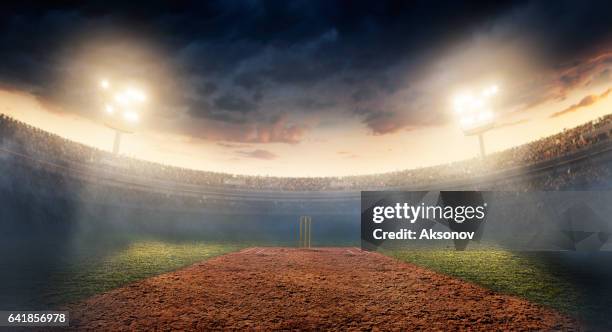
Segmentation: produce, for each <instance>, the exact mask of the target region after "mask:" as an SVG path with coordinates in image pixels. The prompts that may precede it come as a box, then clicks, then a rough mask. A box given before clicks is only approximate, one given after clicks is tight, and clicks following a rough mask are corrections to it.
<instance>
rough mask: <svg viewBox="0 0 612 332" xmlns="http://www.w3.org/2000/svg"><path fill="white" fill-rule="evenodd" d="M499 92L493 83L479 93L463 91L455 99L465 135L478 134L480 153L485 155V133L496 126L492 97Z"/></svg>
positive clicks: (460, 123) (455, 106) (455, 108)
mask: <svg viewBox="0 0 612 332" xmlns="http://www.w3.org/2000/svg"><path fill="white" fill-rule="evenodd" d="M498 92H499V88H498V87H497V85H491V86H488V87H486V88H484V89H482V91H481V92H480V93H479V94H476V95H475V94H472V93H463V94H460V95H457V96H455V98H454V99H453V106H454V111H455V113H456V115H457V117H458V120H459V125H460V126H461V129H462V130H463V133H464V134H465V135H469V136H471V135H478V140H479V142H480V155H481V156H482V157H484V155H485V147H484V137H483V135H484V133H485V132H486V131H488V130H490V129H492V128H493V126H494V124H495V123H494V118H495V115H494V113H493V111H492V109H491V108H492V107H491V98H492V97H493V96H495V95H497V93H498Z"/></svg>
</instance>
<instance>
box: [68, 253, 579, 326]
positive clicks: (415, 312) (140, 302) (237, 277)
mask: <svg viewBox="0 0 612 332" xmlns="http://www.w3.org/2000/svg"><path fill="white" fill-rule="evenodd" d="M70 311H71V312H70V315H71V317H70V318H71V325H73V326H75V327H76V328H78V329H89V330H97V331H99V330H112V331H119V330H138V331H140V330H147V331H154V330H155V331H157V330H182V331H186V330H198V331H203V330H228V329H230V330H295V329H299V330H317V331H320V330H371V329H373V330H404V331H405V330H483V331H518V330H575V329H576V323H575V321H573V320H572V319H570V318H568V317H565V316H563V315H561V314H559V313H556V312H554V311H552V310H550V309H546V308H543V307H541V306H538V305H535V304H532V303H530V302H528V301H526V300H522V299H519V298H516V297H512V296H508V295H500V294H497V293H495V292H492V291H489V290H487V289H484V288H482V287H479V286H476V285H473V284H470V283H466V282H463V281H460V280H458V279H454V278H451V277H448V276H445V275H441V274H438V273H435V272H432V271H430V270H427V269H423V268H419V267H416V266H414V265H410V264H406V263H402V262H399V261H397V260H394V259H392V258H389V257H386V256H383V255H381V254H377V253H368V252H364V251H361V250H359V249H357V248H324V249H311V250H306V249H287V248H250V249H245V250H243V251H240V252H236V253H232V254H228V255H224V256H220V257H217V258H214V259H211V260H208V261H205V262H202V263H198V264H195V265H192V266H190V267H187V268H185V269H182V270H179V271H176V272H172V273H167V274H163V275H160V276H157V277H153V278H149V279H146V280H142V281H140V282H136V283H133V284H130V285H128V286H126V287H123V288H119V289H116V290H113V291H110V292H107V293H104V294H101V295H98V296H95V297H92V298H90V299H88V300H86V301H85V302H83V303H80V304H78V305H76V306H74V307H73V308H71V310H70Z"/></svg>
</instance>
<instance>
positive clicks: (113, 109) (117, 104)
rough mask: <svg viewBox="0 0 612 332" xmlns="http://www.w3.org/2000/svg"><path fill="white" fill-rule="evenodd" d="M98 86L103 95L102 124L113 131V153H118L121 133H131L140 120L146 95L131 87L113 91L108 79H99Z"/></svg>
mask: <svg viewBox="0 0 612 332" xmlns="http://www.w3.org/2000/svg"><path fill="white" fill-rule="evenodd" d="M100 88H101V89H102V91H103V93H104V94H103V95H104V99H105V100H104V103H105V104H104V112H105V113H106V119H105V121H104V124H105V125H106V126H107V127H109V128H111V129H113V130H114V131H115V139H114V141H113V153H114V154H119V147H120V144H121V135H123V134H131V133H133V132H134V131H135V129H136V125H137V124H138V121H139V120H140V112H141V111H142V104H144V103H145V102H146V100H147V97H146V95H145V94H144V93H143V92H142V91H140V90H137V89H135V88H133V87H127V88H126V89H124V90H122V91H114V90H113V89H112V87H111V84H110V82H109V81H108V80H106V79H104V80H102V81H100Z"/></svg>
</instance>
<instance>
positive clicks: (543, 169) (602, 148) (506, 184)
mask: <svg viewBox="0 0 612 332" xmlns="http://www.w3.org/2000/svg"><path fill="white" fill-rule="evenodd" d="M611 137H612V115H608V116H605V117H602V118H600V119H598V120H596V121H592V122H588V123H586V124H583V125H581V126H578V127H576V128H573V129H569V130H565V131H563V132H561V133H558V134H556V135H553V136H550V137H546V138H543V139H540V140H538V141H535V142H532V143H529V144H525V145H522V146H518V147H515V148H512V149H509V150H505V151H502V152H498V153H494V154H491V155H489V156H487V157H486V158H484V159H471V160H465V161H461V162H455V163H450V164H445V165H439V166H434V167H427V168H419V169H410V170H403V171H399V172H392V173H383V174H373V175H364V176H346V177H318V178H297V177H296V178H290V177H267V176H243V175H234V174H224V173H215V172H207V171H197V170H191V169H184V168H179V167H173V166H167V165H162V164H156V163H151V162H146V161H142V160H138V159H133V158H127V157H123V156H115V155H113V154H111V153H109V152H105V151H101V150H98V149H95V148H92V147H88V146H85V145H83V144H79V143H75V142H72V141H69V140H66V139H63V138H61V137H59V136H57V135H54V134H51V133H48V132H45V131H42V130H40V129H37V128H34V127H32V126H29V125H27V124H25V123H22V122H19V121H16V120H14V119H12V118H10V117H7V116H5V115H0V138H1V142H2V144H1V147H0V156H1V157H2V158H3V159H5V160H8V158H10V160H11V161H13V162H17V163H19V164H20V165H25V166H33V165H35V166H36V167H37V168H38V169H44V170H45V171H47V172H59V173H61V174H63V175H66V174H68V175H69V176H71V177H75V178H78V179H80V180H85V181H95V182H103V183H105V184H111V185H116V186H123V187H125V186H127V187H136V188H138V189H140V190H153V191H161V192H172V193H176V192H180V193H181V194H183V195H194V196H202V195H210V196H216V197H228V198H232V197H233V198H237V199H245V198H249V197H251V198H253V196H254V195H253V193H256V195H255V197H256V198H257V199H270V198H277V197H279V192H282V195H280V196H282V198H283V199H291V198H295V199H303V198H305V197H310V198H320V199H329V198H334V197H338V196H342V197H344V198H357V196H358V193H357V192H358V191H360V190H374V189H453V188H456V189H466V188H476V189H490V188H504V189H508V190H531V189H564V188H575V187H576V186H578V187H580V186H581V185H591V184H592V183H595V184H598V183H601V182H605V181H607V179H610V170H611V167H610V165H609V164H610V163H609V161H610V160H611V159H612V156H611V155H612V153H610V152H611V151H612V139H611ZM500 186H501V187H500Z"/></svg>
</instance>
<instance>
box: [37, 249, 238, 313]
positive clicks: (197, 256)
mask: <svg viewBox="0 0 612 332" xmlns="http://www.w3.org/2000/svg"><path fill="white" fill-rule="evenodd" d="M242 247H243V246H240V245H236V244H225V243H202V242H176V243H173V242H162V241H158V240H138V241H134V242H132V243H130V244H129V245H127V246H126V247H125V248H122V249H120V250H117V251H115V252H113V253H112V254H109V255H100V254H95V253H88V252H85V253H81V254H80V255H78V256H76V257H72V258H70V259H68V260H67V261H66V262H65V263H64V264H62V265H60V268H58V269H57V270H56V271H53V273H52V274H51V278H52V279H51V280H49V281H50V283H51V284H52V285H53V288H52V289H49V290H47V292H46V293H45V294H44V302H45V303H48V304H54V305H65V304H67V303H71V302H75V301H78V300H82V299H84V298H87V297H90V296H92V295H95V294H98V293H101V292H105V291H108V290H111V289H114V288H117V287H121V286H123V285H126V284H128V283H131V282H134V281H137V280H140V279H144V278H148V277H151V276H155V275H158V274H161V273H165V272H169V271H174V270H177V269H180V268H182V267H185V266H189V265H191V264H194V263H196V262H199V261H202V260H205V259H210V258H213V257H216V256H219V255H223V254H226V253H229V252H232V251H236V250H239V249H241V248H242Z"/></svg>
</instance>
